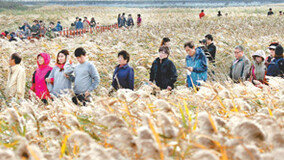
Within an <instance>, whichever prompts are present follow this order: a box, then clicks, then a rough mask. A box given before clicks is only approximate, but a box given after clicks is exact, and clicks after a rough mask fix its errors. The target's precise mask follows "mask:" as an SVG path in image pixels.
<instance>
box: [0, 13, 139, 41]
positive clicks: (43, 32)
mask: <svg viewBox="0 0 284 160" xmlns="http://www.w3.org/2000/svg"><path fill="white" fill-rule="evenodd" d="M117 23H118V26H119V27H120V28H121V27H125V28H130V27H133V26H134V20H133V18H132V16H131V14H129V15H128V18H127V19H126V18H125V13H123V14H122V15H120V14H119V15H118V19H117ZM141 23H142V19H141V15H140V14H138V15H137V26H138V27H140V25H141ZM97 25H98V23H97V22H96V20H95V18H94V17H92V18H91V20H90V21H89V20H88V18H87V17H84V19H83V20H82V18H80V17H76V20H75V22H73V23H71V26H70V27H69V30H71V31H74V30H81V29H87V28H95V27H96V26H97ZM62 30H63V27H62V25H61V22H60V21H58V22H57V24H56V25H55V23H54V22H49V25H48V26H46V25H45V23H44V22H43V21H42V20H40V21H38V20H34V21H33V24H32V25H29V23H28V22H26V21H25V22H24V23H23V25H22V26H19V27H18V29H17V30H16V31H14V32H8V31H4V32H2V33H1V34H0V38H6V39H8V40H9V41H10V42H11V41H17V38H19V39H29V38H37V39H39V38H40V37H47V38H49V39H51V38H55V37H57V36H59V32H60V31H62Z"/></svg>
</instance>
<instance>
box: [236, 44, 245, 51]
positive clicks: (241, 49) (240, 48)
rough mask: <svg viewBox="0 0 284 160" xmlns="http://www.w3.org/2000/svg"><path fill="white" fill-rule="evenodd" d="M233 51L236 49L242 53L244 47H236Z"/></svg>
mask: <svg viewBox="0 0 284 160" xmlns="http://www.w3.org/2000/svg"><path fill="white" fill-rule="evenodd" d="M235 49H238V50H240V51H244V47H243V46H241V45H238V46H236V47H235Z"/></svg>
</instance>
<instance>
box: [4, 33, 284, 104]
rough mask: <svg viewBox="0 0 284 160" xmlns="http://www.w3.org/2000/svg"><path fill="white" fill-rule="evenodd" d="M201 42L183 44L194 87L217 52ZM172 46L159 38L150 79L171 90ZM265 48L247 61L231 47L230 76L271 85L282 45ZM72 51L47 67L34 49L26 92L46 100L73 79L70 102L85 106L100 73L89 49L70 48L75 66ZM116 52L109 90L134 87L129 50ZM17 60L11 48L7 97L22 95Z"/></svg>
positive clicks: (279, 71)
mask: <svg viewBox="0 0 284 160" xmlns="http://www.w3.org/2000/svg"><path fill="white" fill-rule="evenodd" d="M200 43H201V44H202V46H200V47H196V46H195V44H194V43H193V42H192V41H191V42H187V43H185V44H184V49H185V52H186V53H187V55H186V57H185V67H184V69H185V70H186V72H187V80H186V82H187V83H186V85H187V87H189V88H194V89H196V90H198V88H199V86H200V85H201V82H202V81H207V76H208V73H207V71H208V63H212V64H213V65H215V56H216V46H215V45H214V43H213V36H212V35H210V34H208V35H206V36H205V39H204V40H201V41H200ZM170 48H171V44H170V39H169V38H167V37H165V38H163V39H162V43H161V45H160V47H159V49H158V53H159V55H158V57H157V58H156V59H155V60H154V62H153V63H152V67H151V69H150V79H149V83H148V84H150V85H154V86H157V87H159V88H160V89H161V90H163V89H166V90H169V91H171V90H173V89H174V87H175V82H176V81H177V78H178V73H177V69H176V67H175V64H174V62H173V61H171V60H170V59H169V56H170V55H171V49H170ZM268 48H269V51H270V55H269V56H268V57H266V56H265V52H264V51H263V50H257V51H255V52H254V53H253V54H252V55H251V56H252V59H253V60H252V62H250V60H249V58H248V57H247V56H248V55H247V54H245V49H244V47H243V46H236V47H235V48H234V56H235V60H234V61H233V62H232V64H231V68H230V73H229V74H228V75H229V77H230V78H231V79H232V80H233V81H234V82H235V83H239V82H243V81H251V82H252V83H253V84H254V85H256V86H257V87H261V86H262V85H261V84H264V85H269V83H268V81H267V78H266V75H267V76H279V77H282V78H284V59H283V47H282V46H281V45H280V44H279V43H276V42H274V43H271V44H270V45H269V47H268ZM70 56H71V55H69V51H67V50H62V51H60V52H59V53H58V54H57V59H56V64H55V66H54V67H51V66H50V65H49V63H50V60H51V58H50V55H49V54H47V53H40V54H38V56H37V65H38V68H37V69H36V70H35V72H34V73H33V76H32V81H31V84H32V85H31V89H30V91H32V92H34V93H35V94H36V96H37V97H38V98H40V99H41V100H42V101H43V102H44V103H47V102H48V99H52V98H53V97H59V96H60V95H62V94H65V93H68V92H69V91H70V90H71V89H72V83H74V87H73V91H74V93H75V96H74V97H73V98H72V101H73V102H74V103H75V104H79V103H81V104H83V105H86V102H89V101H90V93H91V92H92V91H94V90H95V89H96V88H97V87H98V86H99V83H100V75H99V72H98V71H97V69H96V67H95V66H94V64H92V63H91V62H89V61H87V58H86V56H87V52H86V51H85V50H84V49H83V48H77V49H76V50H75V51H74V56H75V57H76V59H77V61H78V64H76V65H75V64H74V63H72V62H71V58H70ZM117 57H118V65H117V66H115V68H114V73H113V77H112V84H111V86H112V90H111V91H110V92H113V91H115V90H118V89H122V88H126V89H131V90H134V75H135V72H134V69H133V68H132V67H131V66H130V65H129V61H130V54H129V53H128V52H127V51H125V50H122V51H120V52H119V53H118V55H117ZM21 60H22V59H21V56H20V54H19V53H14V54H12V55H11V57H10V61H9V64H10V71H9V74H8V82H7V88H6V95H7V96H8V98H11V97H14V98H17V99H23V98H24V94H25V84H26V74H25V69H24V68H23V67H22V66H21V65H20V63H21ZM213 74H214V72H213Z"/></svg>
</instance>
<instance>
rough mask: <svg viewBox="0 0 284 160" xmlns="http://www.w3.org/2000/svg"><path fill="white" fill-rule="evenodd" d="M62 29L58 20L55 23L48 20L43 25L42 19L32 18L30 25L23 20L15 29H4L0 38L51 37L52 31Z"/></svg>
mask: <svg viewBox="0 0 284 160" xmlns="http://www.w3.org/2000/svg"><path fill="white" fill-rule="evenodd" d="M62 29H63V28H62V25H61V23H60V21H58V22H57V24H56V25H55V23H54V22H49V25H48V27H46V26H45V23H44V22H43V21H42V20H40V21H38V20H34V21H33V25H32V26H30V25H29V24H28V22H27V21H25V22H24V23H23V25H22V26H20V27H19V28H18V30H17V31H15V32H8V31H5V32H2V33H1V35H0V36H1V38H7V39H8V40H9V41H17V39H16V38H20V39H27V38H29V37H33V38H37V39H39V38H40V37H44V36H47V37H52V35H53V34H54V32H59V31H62Z"/></svg>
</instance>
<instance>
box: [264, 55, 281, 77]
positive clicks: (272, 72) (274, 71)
mask: <svg viewBox="0 0 284 160" xmlns="http://www.w3.org/2000/svg"><path fill="white" fill-rule="evenodd" d="M283 67H284V59H283V58H274V59H273V60H272V61H271V63H270V64H269V65H268V67H267V74H266V75H268V76H273V77H275V76H280V77H283V74H284V68H283Z"/></svg>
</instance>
